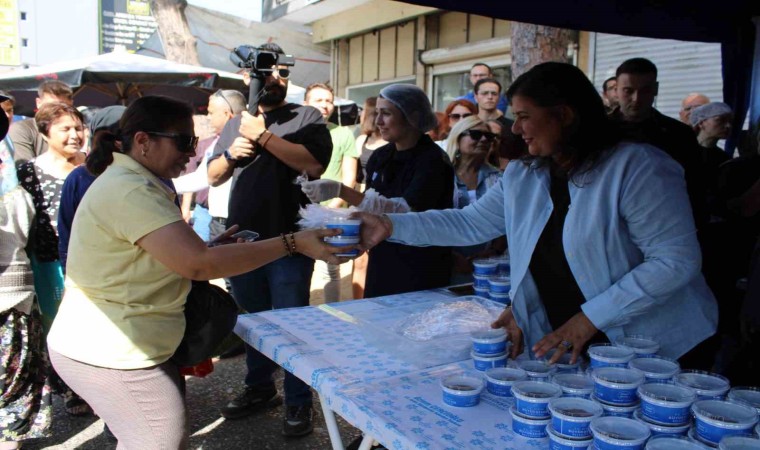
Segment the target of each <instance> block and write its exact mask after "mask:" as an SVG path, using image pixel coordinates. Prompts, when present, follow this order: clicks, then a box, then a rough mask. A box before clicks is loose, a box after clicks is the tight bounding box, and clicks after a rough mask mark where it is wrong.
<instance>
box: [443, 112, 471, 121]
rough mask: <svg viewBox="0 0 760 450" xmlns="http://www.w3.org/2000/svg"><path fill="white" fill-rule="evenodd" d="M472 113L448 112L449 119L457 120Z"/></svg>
mask: <svg viewBox="0 0 760 450" xmlns="http://www.w3.org/2000/svg"><path fill="white" fill-rule="evenodd" d="M471 115H472V113H464V114H449V119H454V120H459V119H464V118H465V117H470V116H471Z"/></svg>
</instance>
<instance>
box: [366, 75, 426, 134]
mask: <svg viewBox="0 0 760 450" xmlns="http://www.w3.org/2000/svg"><path fill="white" fill-rule="evenodd" d="M380 97H382V98H384V99H386V100H388V101H389V102H391V103H393V105H394V106H396V108H398V109H400V110H401V112H402V113H403V114H404V117H405V118H406V120H407V122H409V123H410V124H411V125H412V126H413V127H414V128H416V129H418V130H420V131H421V132H423V133H425V132H427V131H430V130H432V129H433V128H435V127H436V126H437V125H438V119H437V118H436V117H435V113H434V112H433V107H432V106H431V105H430V100H429V99H428V97H427V95H426V94H425V92H424V91H423V90H422V89H420V88H418V87H417V86H415V85H413V84H392V85H390V86H386V87H384V88H383V89H382V90H380Z"/></svg>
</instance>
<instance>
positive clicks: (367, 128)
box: [361, 97, 377, 136]
mask: <svg viewBox="0 0 760 450" xmlns="http://www.w3.org/2000/svg"><path fill="white" fill-rule="evenodd" d="M363 109H364V120H363V121H362V130H361V131H362V134H364V135H366V136H369V135H371V134H372V133H374V132H375V131H376V130H377V125H375V121H374V120H367V115H368V114H373V115H374V114H376V113H375V111H376V110H377V97H367V98H366V100H364V108H363Z"/></svg>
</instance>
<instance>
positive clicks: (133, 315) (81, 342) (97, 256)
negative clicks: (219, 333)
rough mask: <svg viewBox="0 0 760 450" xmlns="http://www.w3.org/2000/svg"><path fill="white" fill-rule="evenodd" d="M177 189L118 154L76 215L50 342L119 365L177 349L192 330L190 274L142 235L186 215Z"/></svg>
mask: <svg viewBox="0 0 760 450" xmlns="http://www.w3.org/2000/svg"><path fill="white" fill-rule="evenodd" d="M174 197H175V194H174V192H173V190H172V189H170V188H169V187H167V186H166V185H164V184H163V183H162V182H161V180H159V179H158V178H157V177H156V176H155V175H153V174H152V173H151V172H149V171H148V170H147V169H146V168H145V167H143V166H142V165H140V164H138V163H137V162H136V161H135V160H133V159H132V158H130V157H129V156H126V155H122V154H114V162H113V164H111V166H109V167H108V169H106V171H105V172H104V173H103V174H102V175H101V176H100V177H98V179H97V180H95V182H94V183H93V184H92V186H90V189H89V190H88V191H87V194H86V195H85V196H84V198H83V199H82V202H81V203H80V205H79V208H78V209H77V212H76V215H75V217H74V223H73V224H72V229H71V240H70V242H69V256H68V262H67V265H66V269H67V273H66V291H65V293H64V296H63V301H62V302H61V305H60V308H59V310H58V314H57V316H56V318H55V321H54V322H53V326H52V328H51V330H50V334H49V336H48V345H49V347H50V348H51V349H53V350H54V351H56V352H58V353H60V354H62V355H64V356H66V357H68V358H71V359H74V360H77V361H80V362H84V363H87V364H91V365H94V366H99V367H108V368H113V369H138V368H144V367H150V366H154V365H156V364H160V363H162V362H164V361H166V360H167V359H169V358H170V357H171V356H172V354H173V353H174V350H175V349H176V348H177V346H178V345H179V342H180V341H181V340H182V335H183V333H184V330H185V318H184V313H183V311H184V304H185V299H186V297H187V294H188V292H189V291H190V281H189V280H187V279H184V278H182V277H181V276H180V275H179V274H177V273H175V272H173V271H171V270H170V269H169V268H168V267H166V266H165V265H163V264H162V263H160V262H159V261H158V260H156V259H155V258H154V257H152V256H151V255H150V254H148V252H146V251H145V250H143V249H142V248H141V247H140V246H138V245H136V244H135V243H136V242H137V241H138V240H140V238H142V237H143V236H145V235H147V234H149V233H151V232H153V231H155V230H157V229H159V228H161V227H164V226H166V225H169V224H171V223H174V222H178V221H180V220H182V215H181V213H180V211H179V208H177V206H176V205H175V204H174Z"/></svg>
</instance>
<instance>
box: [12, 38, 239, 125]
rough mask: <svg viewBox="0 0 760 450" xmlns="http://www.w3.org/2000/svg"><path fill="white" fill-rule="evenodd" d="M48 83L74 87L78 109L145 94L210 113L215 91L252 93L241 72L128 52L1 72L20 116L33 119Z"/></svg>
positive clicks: (124, 101) (75, 102)
mask: <svg viewBox="0 0 760 450" xmlns="http://www.w3.org/2000/svg"><path fill="white" fill-rule="evenodd" d="M45 80H60V81H63V82H64V83H66V84H68V85H69V86H71V87H72V89H74V104H75V105H76V106H98V107H104V106H110V105H128V104H129V103H130V102H132V101H134V100H135V99H137V98H139V97H142V96H145V95H165V96H168V97H172V98H176V99H179V100H183V101H186V102H188V103H189V104H191V105H192V106H193V108H194V109H195V110H196V111H197V112H205V107H206V104H207V103H208V97H209V95H210V94H212V93H213V92H214V91H215V90H216V89H236V90H239V91H241V92H245V93H247V88H246V87H245V85H244V84H243V77H242V76H240V75H238V74H235V73H231V72H224V71H221V70H216V69H209V68H206V67H198V66H191V65H187V64H178V63H174V62H171V61H166V60H164V59H158V58H152V57H149V56H143V55H134V54H131V53H126V52H113V53H107V54H104V55H98V56H93V57H90V58H84V59H79V60H74V61H66V62H62V63H56V64H50V65H46V66H40V67H34V68H31V69H26V70H18V71H13V72H8V73H4V74H0V88H2V89H4V90H6V91H9V92H10V93H11V94H12V95H14V96H15V97H16V112H17V113H19V114H25V115H31V114H33V113H34V108H35V101H34V99H35V98H36V97H37V87H38V86H39V84H40V83H41V82H43V81H45Z"/></svg>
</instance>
